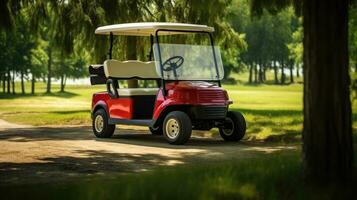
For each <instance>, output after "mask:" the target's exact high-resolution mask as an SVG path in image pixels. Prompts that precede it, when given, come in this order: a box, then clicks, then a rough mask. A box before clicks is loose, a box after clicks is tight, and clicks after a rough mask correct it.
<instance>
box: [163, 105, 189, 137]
mask: <svg viewBox="0 0 357 200" xmlns="http://www.w3.org/2000/svg"><path fill="white" fill-rule="evenodd" d="M163 132H164V135H165V138H166V140H167V141H168V142H169V143H170V144H184V143H186V142H187V141H188V139H189V138H190V137H191V133H192V123H191V119H190V117H189V116H188V115H187V114H186V113H184V112H182V111H173V112H170V113H169V114H168V115H167V116H166V117H165V120H164V123H163Z"/></svg>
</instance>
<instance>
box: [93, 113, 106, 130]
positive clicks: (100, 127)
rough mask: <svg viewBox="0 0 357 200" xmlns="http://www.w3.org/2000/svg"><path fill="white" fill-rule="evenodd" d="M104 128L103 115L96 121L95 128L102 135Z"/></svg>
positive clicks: (96, 118)
mask: <svg viewBox="0 0 357 200" xmlns="http://www.w3.org/2000/svg"><path fill="white" fill-rule="evenodd" d="M103 127H104V120H103V117H102V116H101V115H97V117H95V121H94V128H95V130H96V131H97V132H98V133H100V132H102V131H103Z"/></svg>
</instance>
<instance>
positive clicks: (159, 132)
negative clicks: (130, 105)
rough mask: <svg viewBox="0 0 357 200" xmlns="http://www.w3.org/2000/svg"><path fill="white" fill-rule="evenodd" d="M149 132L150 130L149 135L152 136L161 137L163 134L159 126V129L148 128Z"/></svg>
mask: <svg viewBox="0 0 357 200" xmlns="http://www.w3.org/2000/svg"><path fill="white" fill-rule="evenodd" d="M149 130H150V132H151V134H153V135H162V134H163V133H162V127H161V126H159V127H157V128H151V127H149Z"/></svg>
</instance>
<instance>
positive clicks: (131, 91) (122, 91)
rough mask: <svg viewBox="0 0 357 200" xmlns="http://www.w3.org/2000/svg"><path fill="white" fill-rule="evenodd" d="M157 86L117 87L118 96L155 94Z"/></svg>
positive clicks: (157, 89)
mask: <svg viewBox="0 0 357 200" xmlns="http://www.w3.org/2000/svg"><path fill="white" fill-rule="evenodd" d="M158 91H159V88H119V89H118V94H119V97H130V96H142V95H156V94H157V92H158Z"/></svg>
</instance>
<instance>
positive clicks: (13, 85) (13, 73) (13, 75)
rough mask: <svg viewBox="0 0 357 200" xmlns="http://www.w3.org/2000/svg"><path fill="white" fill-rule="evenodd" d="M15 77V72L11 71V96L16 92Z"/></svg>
mask: <svg viewBox="0 0 357 200" xmlns="http://www.w3.org/2000/svg"><path fill="white" fill-rule="evenodd" d="M15 75H16V72H15V70H13V71H12V81H11V82H12V94H16V91H15Z"/></svg>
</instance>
